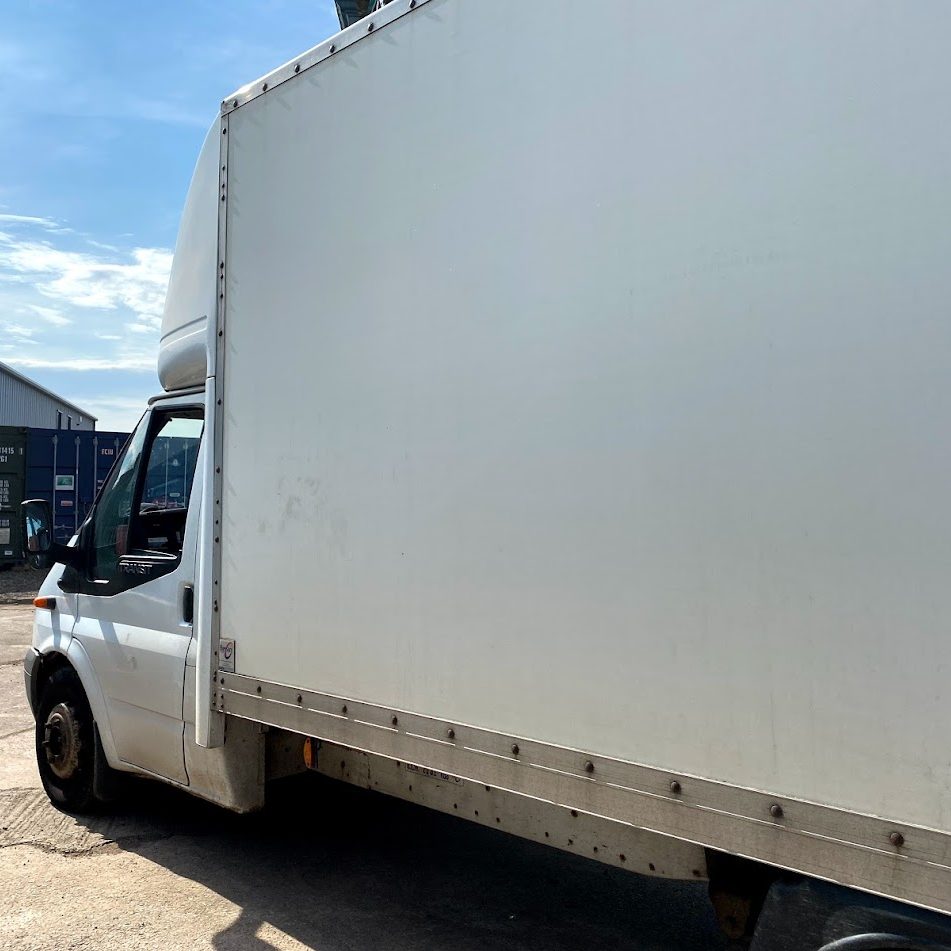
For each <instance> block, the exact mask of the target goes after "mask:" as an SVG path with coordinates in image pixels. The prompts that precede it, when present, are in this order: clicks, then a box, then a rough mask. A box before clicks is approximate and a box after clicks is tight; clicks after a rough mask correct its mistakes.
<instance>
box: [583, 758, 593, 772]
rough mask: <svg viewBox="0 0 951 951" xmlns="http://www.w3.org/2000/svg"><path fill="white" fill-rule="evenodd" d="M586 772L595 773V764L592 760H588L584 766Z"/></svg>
mask: <svg viewBox="0 0 951 951" xmlns="http://www.w3.org/2000/svg"><path fill="white" fill-rule="evenodd" d="M584 771H585V772H586V773H593V772H594V763H592V762H591V760H588V761H587V762H586V763H585V764H584Z"/></svg>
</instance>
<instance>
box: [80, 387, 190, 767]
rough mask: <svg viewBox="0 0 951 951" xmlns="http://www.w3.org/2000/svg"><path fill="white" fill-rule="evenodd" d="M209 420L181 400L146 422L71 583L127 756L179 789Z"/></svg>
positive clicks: (84, 639) (94, 519)
mask: <svg viewBox="0 0 951 951" xmlns="http://www.w3.org/2000/svg"><path fill="white" fill-rule="evenodd" d="M203 413H204V408H203V405H202V404H197V403H187V404H186V403H182V402H181V401H176V402H175V403H174V404H173V405H169V404H166V403H160V404H159V405H157V406H156V407H154V408H153V409H152V410H150V411H149V412H148V413H146V415H145V416H144V417H143V418H142V421H141V422H140V423H139V426H138V427H137V428H136V431H135V433H134V434H133V436H132V437H131V438H130V440H129V442H128V444H127V446H126V448H125V450H124V453H123V455H122V457H121V458H120V459H119V460H118V461H117V463H116V465H115V466H114V468H113V470H112V472H111V473H110V475H109V479H108V480H107V482H106V484H105V485H104V486H103V489H102V493H101V495H100V497H99V498H98V500H97V502H96V506H95V509H94V511H93V513H92V516H91V518H90V519H89V521H87V523H86V524H85V525H84V526H83V530H82V534H81V537H80V542H79V543H80V545H81V546H82V547H83V549H84V552H85V556H86V557H85V566H84V568H83V570H82V571H74V572H72V573H71V576H69V577H67V575H70V573H69V572H67V573H66V575H64V579H63V582H64V585H65V586H66V587H67V589H69V588H73V589H74V590H75V591H76V593H77V610H76V622H75V625H74V627H73V636H74V637H75V638H77V639H78V640H79V641H80V643H81V644H82V646H83V648H84V650H85V651H86V653H87V654H88V656H89V658H90V660H91V662H92V665H93V668H94V670H95V671H96V674H97V675H98V678H99V684H100V686H101V688H102V692H103V696H104V698H105V702H106V709H107V712H108V718H109V724H108V726H109V729H110V731H111V734H112V737H113V740H114V742H115V746H116V751H117V753H118V756H119V759H120V760H122V761H123V762H125V763H129V764H132V765H134V766H138V767H140V768H142V769H145V770H148V771H150V772H152V773H156V774H158V775H160V776H163V777H166V778H168V779H172V780H174V781H176V782H180V783H187V782H188V776H187V774H186V771H185V758H184V746H183V731H184V721H183V717H182V702H183V688H184V676H185V657H186V654H187V652H188V645H189V642H190V641H191V637H192V598H193V590H194V584H195V557H196V550H197V540H198V521H199V509H200V505H201V499H200V480H199V485H198V486H195V473H196V471H197V472H200V471H201V470H200V468H199V467H198V456H199V453H200V451H201V435H202V430H203Z"/></svg>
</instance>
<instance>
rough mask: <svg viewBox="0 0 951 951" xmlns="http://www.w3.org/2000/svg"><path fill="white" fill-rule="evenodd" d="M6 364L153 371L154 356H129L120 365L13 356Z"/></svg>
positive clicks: (103, 360)
mask: <svg viewBox="0 0 951 951" xmlns="http://www.w3.org/2000/svg"><path fill="white" fill-rule="evenodd" d="M4 362H6V363H9V364H10V365H11V366H16V367H23V368H25V369H27V370H78V371H80V372H86V371H88V370H154V369H155V355H154V354H152V353H148V354H140V355H139V356H134V355H129V356H127V357H125V358H124V359H123V360H122V361H121V363H117V362H116V361H115V360H112V359H109V358H105V357H102V358H100V357H65V358H62V359H50V358H46V357H29V356H19V355H18V356H15V357H7V358H6V359H5V361H4Z"/></svg>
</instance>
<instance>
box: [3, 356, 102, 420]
mask: <svg viewBox="0 0 951 951" xmlns="http://www.w3.org/2000/svg"><path fill="white" fill-rule="evenodd" d="M0 373H6V374H7V375H8V376H12V377H13V378H14V379H15V380H19V381H20V382H21V383H25V384H26V385H27V386H29V387H32V389H34V390H36V391H38V392H39V393H42V394H43V395H44V396H48V397H49V398H50V399H52V400H55V401H56V402H57V403H62V404H63V406H68V407H69V408H70V409H74V410H76V412H77V413H79V414H80V415H81V416H85V417H86V418H87V419H91V420H93V421H94V422H98V421H99V417H98V416H93V414H92V413H90V412H89V411H88V410H84V409H83V408H82V407H81V406H77V405H76V404H75V403H72V402H70V401H69V400H66V399H63V397H62V396H60V395H59V394H58V393H54V392H53V391H52V390H48V389H47V388H46V387H45V386H40V384H39V383H37V382H36V380H31V379H30V378H29V377H28V376H24V375H23V374H22V373H19V372H17V371H16V370H14V369H13V367H11V366H8V365H7V364H6V363H0Z"/></svg>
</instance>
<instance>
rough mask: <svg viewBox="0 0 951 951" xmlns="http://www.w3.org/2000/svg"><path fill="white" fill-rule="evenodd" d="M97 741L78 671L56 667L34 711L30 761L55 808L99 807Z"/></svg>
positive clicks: (88, 809)
mask: <svg viewBox="0 0 951 951" xmlns="http://www.w3.org/2000/svg"><path fill="white" fill-rule="evenodd" d="M97 743H98V736H97V734H96V727H95V722H94V720H93V716H92V710H91V709H90V708H89V701H88V700H87V699H86V693H85V691H84V690H83V687H82V684H81V683H80V680H79V677H78V676H77V675H76V672H75V671H74V670H73V669H72V668H71V667H60V668H59V669H58V670H55V671H54V672H53V673H52V675H51V676H50V678H49V680H48V681H47V682H46V684H45V685H44V687H43V689H42V692H41V693H40V700H39V705H38V707H37V711H36V763H37V766H38V767H39V771H40V779H41V780H42V782H43V788H44V789H45V790H46V794H47V795H48V796H49V797H50V801H51V802H52V803H53V805H54V806H56V808H57V809H62V810H63V811H64V812H75V813H86V812H95V811H96V810H97V808H98V807H99V805H100V800H99V798H98V797H97V796H96V790H95V779H96V767H97V749H96V747H97ZM100 768H101V767H100Z"/></svg>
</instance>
